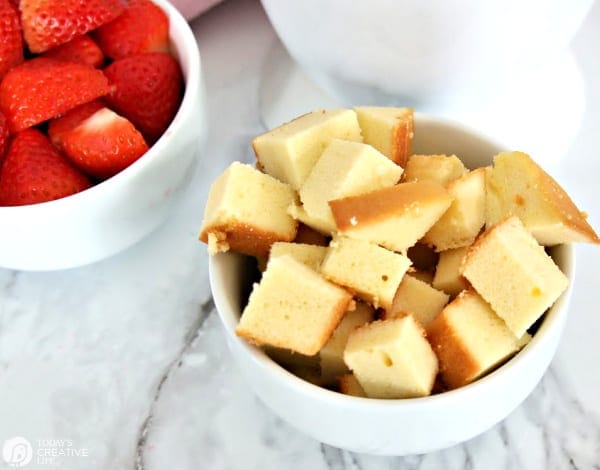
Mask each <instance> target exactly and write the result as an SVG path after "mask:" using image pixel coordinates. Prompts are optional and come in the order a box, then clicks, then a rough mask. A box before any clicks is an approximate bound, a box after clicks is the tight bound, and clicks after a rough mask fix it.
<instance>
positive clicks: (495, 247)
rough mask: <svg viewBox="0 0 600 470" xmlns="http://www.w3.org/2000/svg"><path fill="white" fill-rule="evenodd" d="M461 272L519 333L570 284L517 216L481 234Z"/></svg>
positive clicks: (508, 324)
mask: <svg viewBox="0 0 600 470" xmlns="http://www.w3.org/2000/svg"><path fill="white" fill-rule="evenodd" d="M462 274H463V276H464V277H465V278H467V280H468V281H469V282H470V283H471V285H472V286H473V288H474V289H475V290H476V291H477V292H478V293H479V294H480V295H481V296H482V297H483V298H484V299H485V300H486V301H487V302H488V303H489V304H490V305H491V307H492V309H493V310H494V311H495V312H496V314H498V315H499V316H500V317H501V318H502V319H503V320H504V321H505V322H506V324H507V326H508V327H509V328H510V329H511V331H512V332H513V333H514V334H515V336H517V337H518V338H520V337H521V336H523V334H525V332H526V331H527V328H529V327H530V326H531V325H532V324H533V323H534V322H535V321H536V320H537V319H538V318H539V317H540V316H541V315H542V314H543V313H544V312H545V311H546V309H547V308H549V307H550V306H551V305H552V304H553V303H554V302H555V301H556V299H558V297H559V296H560V295H561V294H562V293H563V292H564V291H565V289H566V288H567V286H568V285H569V280H568V279H567V277H566V276H565V275H564V274H563V273H562V271H561V270H560V269H559V268H558V266H557V265H556V264H555V263H554V261H553V260H552V258H551V257H550V256H548V254H546V252H545V250H544V248H543V247H542V246H541V245H539V244H538V243H537V241H536V240H535V238H533V236H532V235H531V234H530V233H529V231H528V230H527V229H526V228H525V226H524V225H523V223H522V222H521V221H520V219H519V218H518V217H516V216H511V217H509V218H507V219H505V220H504V221H502V222H500V223H498V224H496V225H494V226H493V227H491V228H489V229H488V230H486V232H485V233H484V234H483V235H482V236H480V237H479V238H478V239H477V241H476V242H475V243H474V244H473V245H472V246H471V247H470V248H469V250H468V251H467V255H466V257H465V259H464V261H463V265H462Z"/></svg>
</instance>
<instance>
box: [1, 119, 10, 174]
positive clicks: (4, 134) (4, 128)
mask: <svg viewBox="0 0 600 470" xmlns="http://www.w3.org/2000/svg"><path fill="white" fill-rule="evenodd" d="M8 137H9V133H8V124H7V122H6V118H5V117H4V114H2V111H0V168H1V167H2V161H3V160H4V154H5V153H6V147H7V146H8Z"/></svg>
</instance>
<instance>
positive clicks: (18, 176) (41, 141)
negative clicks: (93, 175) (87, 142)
mask: <svg viewBox="0 0 600 470" xmlns="http://www.w3.org/2000/svg"><path fill="white" fill-rule="evenodd" d="M90 186H91V183H90V180H89V179H88V177H87V176H85V175H84V174H82V173H81V172H80V171H79V170H77V169H76V168H74V167H73V166H72V165H71V164H70V163H69V162H68V161H67V160H66V159H65V158H64V157H63V156H62V155H61V154H60V153H59V151H58V150H56V148H55V147H54V146H53V145H52V144H51V143H50V141H49V140H48V138H47V137H46V136H45V135H44V134H42V133H41V132H40V131H38V130H37V129H26V130H24V131H21V132H19V133H18V134H16V135H15V136H14V138H13V139H12V142H11V144H10V147H9V149H8V153H7V154H6V159H5V161H4V165H3V166H2V173H1V174H0V205H2V206H20V205H24V204H36V203H38V202H45V201H51V200H53V199H59V198H61V197H65V196H69V195H71V194H75V193H77V192H79V191H83V190H84V189H86V188H89V187H90Z"/></svg>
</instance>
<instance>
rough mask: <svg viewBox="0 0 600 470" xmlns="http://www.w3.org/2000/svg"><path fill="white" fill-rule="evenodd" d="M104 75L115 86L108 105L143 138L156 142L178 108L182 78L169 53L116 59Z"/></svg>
mask: <svg viewBox="0 0 600 470" xmlns="http://www.w3.org/2000/svg"><path fill="white" fill-rule="evenodd" d="M104 73H105V74H106V76H107V77H108V79H109V80H110V81H111V83H112V84H113V85H114V86H115V90H114V92H112V93H111V94H109V95H107V96H106V97H105V100H106V102H107V103H108V105H109V106H110V107H111V108H112V109H114V110H115V111H117V112H118V113H119V114H121V115H122V116H125V117H126V118H127V119H129V120H130V121H131V122H132V123H133V124H134V125H135V126H136V127H137V128H138V129H139V130H140V132H141V133H142V134H144V136H146V138H147V139H148V140H149V141H150V142H152V141H154V140H156V139H158V138H159V137H160V136H161V135H162V133H163V132H164V131H165V129H166V128H167V127H168V125H169V123H170V122H171V121H172V120H173V117H174V116H175V114H176V113H177V110H178V109H179V104H180V103H181V98H182V94H183V76H182V74H181V69H180V68H179V64H178V63H177V61H176V60H175V59H174V58H173V57H172V56H171V55H169V54H163V53H152V54H139V55H134V56H130V57H125V58H124V59H120V60H116V61H114V62H113V63H112V64H111V65H109V66H108V67H107V68H106V69H105V70H104Z"/></svg>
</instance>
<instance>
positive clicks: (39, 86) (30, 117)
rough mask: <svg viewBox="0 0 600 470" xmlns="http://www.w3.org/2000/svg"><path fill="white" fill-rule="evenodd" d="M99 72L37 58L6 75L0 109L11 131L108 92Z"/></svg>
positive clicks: (102, 76)
mask: <svg viewBox="0 0 600 470" xmlns="http://www.w3.org/2000/svg"><path fill="white" fill-rule="evenodd" d="M110 90H111V87H110V84H109V82H108V80H107V78H106V76H105V75H104V74H103V73H102V71H101V70H96V69H94V68H92V67H88V66H85V65H82V64H75V63H71V62H63V61H60V60H55V59H47V58H45V57H38V58H35V59H31V60H29V61H26V62H24V63H23V64H21V65H18V66H17V67H15V68H13V69H12V70H11V71H10V72H8V73H7V74H6V76H5V77H4V80H3V81H2V83H0V110H1V111H2V112H3V113H4V115H5V116H6V118H7V119H8V127H9V129H10V131H11V132H18V131H20V130H23V129H25V128H27V127H31V126H35V125H36V124H39V123H41V122H44V121H46V120H48V119H51V118H53V117H56V116H58V115H60V114H63V113H65V112H67V111H69V110H71V109H73V108H74V107H76V106H78V105H80V104H83V103H87V102H89V101H92V100H94V99H96V98H99V97H100V96H103V95H106V94H107V93H108V92H110Z"/></svg>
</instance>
